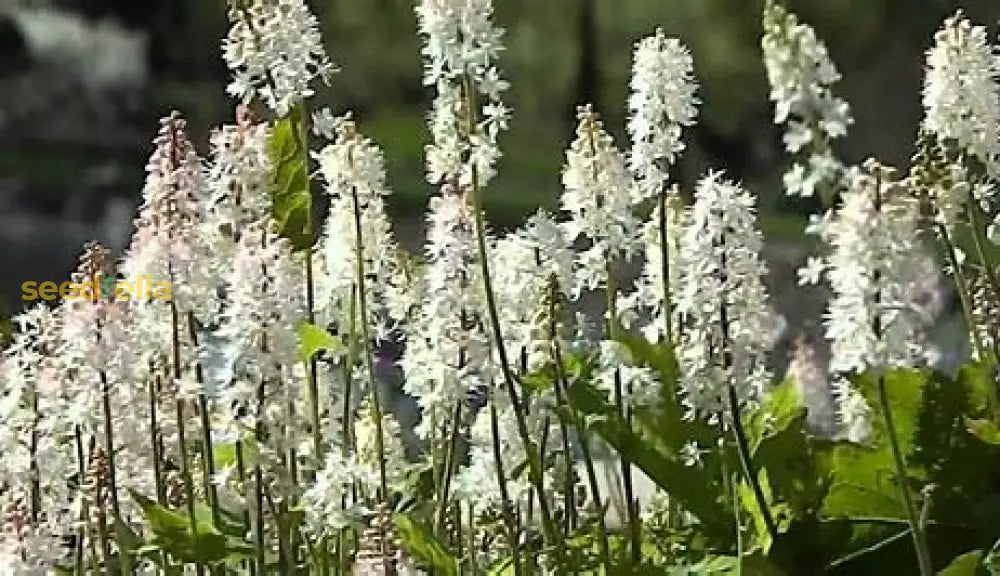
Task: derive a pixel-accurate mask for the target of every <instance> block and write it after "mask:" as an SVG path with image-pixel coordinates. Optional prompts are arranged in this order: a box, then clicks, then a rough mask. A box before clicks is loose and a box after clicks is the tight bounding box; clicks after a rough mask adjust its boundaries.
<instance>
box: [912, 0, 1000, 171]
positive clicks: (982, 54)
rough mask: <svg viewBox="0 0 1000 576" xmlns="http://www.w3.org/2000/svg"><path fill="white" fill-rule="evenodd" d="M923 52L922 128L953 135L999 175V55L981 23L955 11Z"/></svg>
mask: <svg viewBox="0 0 1000 576" xmlns="http://www.w3.org/2000/svg"><path fill="white" fill-rule="evenodd" d="M934 42H935V43H934V46H933V47H932V48H931V49H930V50H928V51H927V75H926V78H925V80H924V92H923V104H924V113H925V117H924V121H923V125H924V128H925V129H927V130H929V131H931V132H934V133H936V134H937V135H938V136H940V137H941V138H942V139H946V140H954V141H955V142H956V143H957V144H958V145H959V146H960V147H961V148H962V149H964V150H966V151H968V152H969V153H971V154H973V155H975V156H976V157H977V158H978V159H979V160H980V161H981V162H983V163H984V164H985V165H986V166H987V167H988V168H989V169H990V171H991V172H992V173H993V174H994V175H1000V55H998V53H997V49H996V48H995V47H994V46H991V45H990V43H989V39H988V37H987V31H986V28H985V27H983V26H973V25H972V23H971V22H969V20H967V19H966V18H964V17H963V15H962V13H961V12H960V11H959V12H957V13H956V14H955V15H953V16H951V17H950V18H948V19H947V20H945V23H944V26H943V27H942V28H941V29H940V30H939V31H938V32H937V34H935V35H934Z"/></svg>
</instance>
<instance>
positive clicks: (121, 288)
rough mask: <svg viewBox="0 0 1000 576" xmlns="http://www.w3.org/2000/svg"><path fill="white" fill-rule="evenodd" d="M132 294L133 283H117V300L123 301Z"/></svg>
mask: <svg viewBox="0 0 1000 576" xmlns="http://www.w3.org/2000/svg"><path fill="white" fill-rule="evenodd" d="M131 296H132V284H131V283H129V282H119V283H118V284H115V300H117V301H119V302H123V301H125V300H128V299H129V298H130V297H131Z"/></svg>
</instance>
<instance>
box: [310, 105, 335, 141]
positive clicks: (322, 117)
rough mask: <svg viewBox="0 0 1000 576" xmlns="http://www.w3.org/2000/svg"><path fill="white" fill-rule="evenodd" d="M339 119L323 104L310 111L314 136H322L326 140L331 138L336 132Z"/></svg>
mask: <svg viewBox="0 0 1000 576" xmlns="http://www.w3.org/2000/svg"><path fill="white" fill-rule="evenodd" d="M339 121H340V120H339V119H338V118H336V117H335V116H334V115H333V112H331V111H330V109H329V108H327V107H325V106H324V107H323V108H320V109H319V110H316V111H315V112H313V113H312V133H313V134H314V135H315V136H322V137H323V138H326V139H327V140H333V138H334V136H335V135H336V133H337V124H338V122H339Z"/></svg>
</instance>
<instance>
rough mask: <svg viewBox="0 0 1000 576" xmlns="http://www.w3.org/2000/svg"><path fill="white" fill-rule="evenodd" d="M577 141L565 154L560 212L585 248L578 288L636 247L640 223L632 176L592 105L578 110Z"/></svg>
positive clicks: (600, 279) (596, 280)
mask: <svg viewBox="0 0 1000 576" xmlns="http://www.w3.org/2000/svg"><path fill="white" fill-rule="evenodd" d="M577 118H578V119H579V124H578V125H577V128H576V139H574V140H573V142H572V143H571V144H570V146H569V149H568V150H566V166H565V167H564V168H563V175H562V182H563V193H562V196H561V199H560V203H561V205H562V210H563V212H565V213H566V214H568V215H569V221H568V222H566V224H565V226H566V233H567V235H568V236H569V238H570V239H572V240H577V239H583V240H586V241H588V242H589V244H590V245H589V246H588V247H587V248H586V249H585V250H584V251H583V252H582V253H581V254H579V256H578V261H577V269H578V289H590V290H593V289H596V288H598V287H600V286H601V285H602V284H603V283H604V282H605V281H606V280H607V275H608V265H609V263H610V262H611V261H613V260H614V259H616V258H619V257H622V256H626V255H629V254H631V253H632V252H633V251H634V249H635V243H636V237H637V235H638V229H639V221H638V219H637V218H636V216H635V214H633V212H632V208H633V206H632V202H631V198H630V196H629V190H630V187H631V178H630V176H629V173H628V171H627V170H626V169H625V159H624V157H623V156H622V153H621V152H619V151H618V149H616V148H615V146H614V142H613V140H612V138H611V136H610V135H609V134H608V133H607V132H606V131H605V130H604V126H603V125H602V124H601V121H600V120H599V119H598V117H597V114H596V113H594V111H593V109H592V108H591V106H589V105H587V106H582V107H580V109H579V111H578V113H577Z"/></svg>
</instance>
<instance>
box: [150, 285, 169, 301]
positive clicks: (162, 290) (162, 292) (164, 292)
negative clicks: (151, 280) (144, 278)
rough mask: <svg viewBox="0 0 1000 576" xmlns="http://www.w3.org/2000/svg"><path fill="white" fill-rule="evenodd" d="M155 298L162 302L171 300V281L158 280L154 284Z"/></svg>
mask: <svg viewBox="0 0 1000 576" xmlns="http://www.w3.org/2000/svg"><path fill="white" fill-rule="evenodd" d="M153 299H154V300H159V301H161V302H170V300H171V294H170V282H157V283H155V284H154V285H153Z"/></svg>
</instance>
